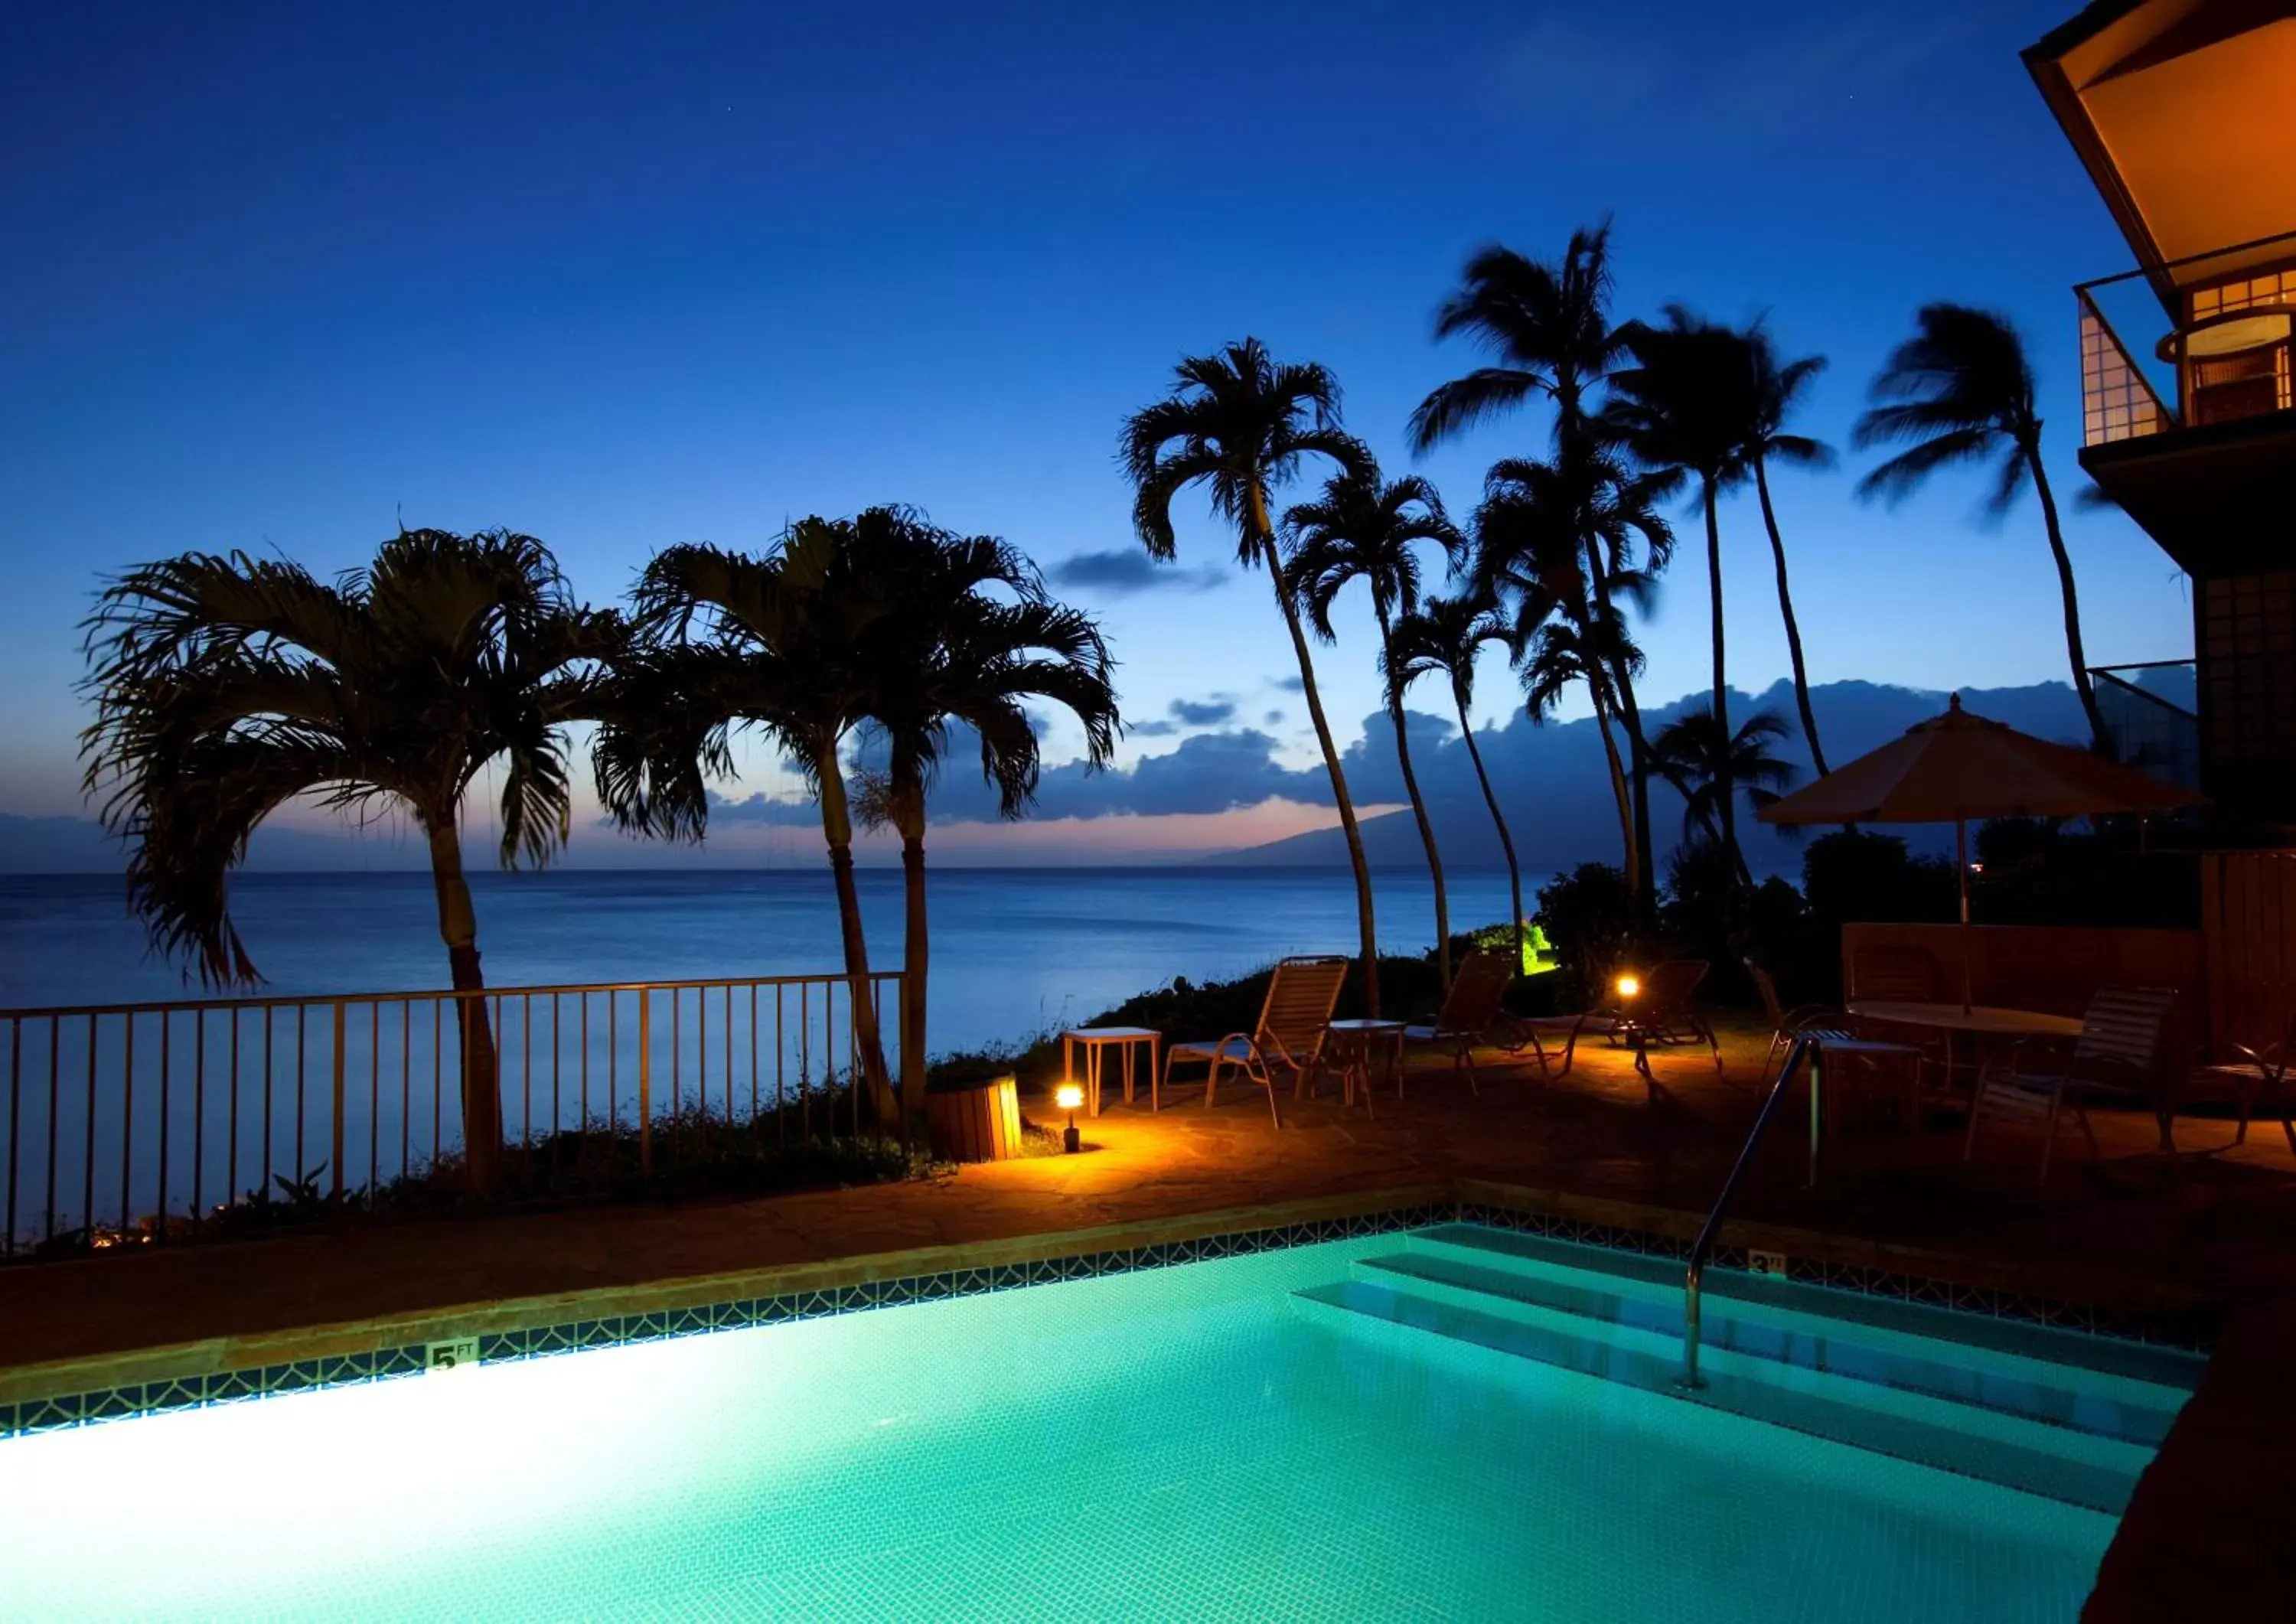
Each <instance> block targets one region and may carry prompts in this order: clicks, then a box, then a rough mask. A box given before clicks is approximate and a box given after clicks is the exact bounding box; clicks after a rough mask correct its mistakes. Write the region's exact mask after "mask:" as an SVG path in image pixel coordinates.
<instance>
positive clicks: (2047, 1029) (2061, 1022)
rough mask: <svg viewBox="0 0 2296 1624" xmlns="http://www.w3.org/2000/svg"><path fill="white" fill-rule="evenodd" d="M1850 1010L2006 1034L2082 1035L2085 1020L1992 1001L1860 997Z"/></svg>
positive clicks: (1899, 1022)
mask: <svg viewBox="0 0 2296 1624" xmlns="http://www.w3.org/2000/svg"><path fill="white" fill-rule="evenodd" d="M1849 1013H1851V1014H1853V1015H1856V1016H1858V1017H1859V1018H1861V1019H1863V1020H1866V1021H1887V1022H1889V1023H1890V1025H1891V1026H1926V1027H1935V1028H1938V1029H1940V1030H1943V1031H1949V1032H1991V1033H1995V1034H1997V1035H1998V1036H2001V1037H2005V1038H2078V1037H2079V1036H2080V1029H2081V1023H2080V1022H2079V1021H2078V1020H2076V1019H2075V1018H2074V1017H2072V1016H2071V1015H2051V1014H2046V1013H2043V1012H2041V1011H2040V1010H2037V1009H2002V1008H2000V1007H1998V1006H1997V1005H1989V1004H1979V1005H1972V1007H1970V1008H1968V1009H1964V1008H1963V1007H1962V1006H1961V1005H1958V1004H1911V1003H1902V1004H1901V1003H1897V1002H1892V1001H1886V1000H1882V999H1874V998H1859V999H1857V1000H1854V1001H1853V1002H1852V1003H1851V1004H1850V1005H1849Z"/></svg>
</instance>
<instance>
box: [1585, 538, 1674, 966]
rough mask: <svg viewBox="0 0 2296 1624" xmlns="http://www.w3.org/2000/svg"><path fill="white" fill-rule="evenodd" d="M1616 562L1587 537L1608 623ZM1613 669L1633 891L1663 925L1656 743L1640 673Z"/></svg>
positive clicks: (1599, 605)
mask: <svg viewBox="0 0 2296 1624" xmlns="http://www.w3.org/2000/svg"><path fill="white" fill-rule="evenodd" d="M1609 563H1610V561H1609V560H1607V559H1605V558H1604V557H1603V550H1602V544H1601V542H1600V541H1598V540H1597V539H1596V538H1595V537H1591V536H1590V537H1587V582H1588V585H1589V586H1591V588H1592V589H1593V592H1594V595H1595V610H1596V611H1597V612H1598V613H1600V614H1601V616H1602V617H1603V624H1604V625H1605V626H1608V625H1611V624H1612V621H1611V616H1612V615H1614V614H1616V613H1617V611H1616V610H1614V609H1613V608H1612V607H1611V583H1610V575H1609ZM1605 663H1606V664H1607V665H1608V666H1609V668H1610V677H1611V694H1612V696H1613V697H1614V698H1615V699H1616V700H1617V701H1618V710H1619V722H1620V726H1621V727H1623V728H1624V729H1625V731H1626V735H1627V753H1628V761H1629V763H1630V765H1631V767H1632V769H1633V771H1632V774H1631V777H1630V780H1629V782H1630V786H1631V788H1632V791H1633V808H1632V810H1631V811H1630V812H1629V813H1628V815H1627V817H1628V829H1627V845H1628V852H1629V856H1628V860H1627V892H1628V895H1629V896H1631V897H1633V898H1636V900H1637V901H1638V902H1639V903H1640V904H1641V906H1642V911H1643V915H1644V919H1643V923H1644V925H1646V926H1648V925H1653V924H1655V923H1657V894H1656V889H1655V887H1652V888H1648V889H1645V887H1644V884H1643V879H1644V876H1645V875H1648V874H1651V873H1652V868H1653V865H1654V863H1655V862H1656V857H1655V854H1654V853H1653V851H1652V841H1651V821H1650V778H1651V761H1650V741H1649V740H1648V739H1646V738H1644V735H1643V712H1642V706H1641V705H1640V704H1639V703H1638V702H1636V699H1635V678H1634V673H1633V672H1631V671H1629V670H1628V669H1627V668H1626V662H1625V661H1624V660H1611V661H1606V662H1605Z"/></svg>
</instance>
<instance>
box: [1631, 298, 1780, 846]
mask: <svg viewBox="0 0 2296 1624" xmlns="http://www.w3.org/2000/svg"><path fill="white" fill-rule="evenodd" d="M1665 317H1666V319H1665V324H1664V325H1662V326H1652V325H1651V324H1647V323H1644V322H1630V323H1628V324H1627V325H1626V327H1625V328H1623V329H1622V330H1621V331H1622V332H1623V334H1624V337H1625V342H1626V347H1627V353H1628V357H1629V360H1630V363H1631V364H1630V365H1626V366H1622V367H1619V368H1617V369H1615V370H1614V371H1613V372H1612V373H1611V380H1610V382H1611V394H1610V398H1609V399H1608V400H1606V401H1605V402H1604V403H1603V424H1604V426H1605V428H1606V429H1607V430H1608V431H1609V432H1610V433H1611V434H1612V435H1613V436H1615V437H1616V438H1617V439H1618V440H1619V442H1620V444H1621V445H1623V446H1625V447H1626V448H1627V450H1628V452H1629V453H1631V454H1632V455H1633V456H1634V458H1635V460H1636V462H1637V463H1640V464H1641V465H1642V466H1643V467H1644V469H1645V470H1648V471H1649V472H1652V473H1653V474H1656V475H1658V476H1660V477H1661V478H1666V477H1672V478H1677V479H1683V478H1690V479H1695V480H1696V481H1697V484H1698V502H1699V507H1700V510H1701V512H1702V513H1703V515H1704V517H1705V521H1706V586H1707V603H1708V611H1709V621H1710V627H1711V631H1712V640H1713V652H1714V697H1713V710H1714V726H1715V727H1716V728H1717V729H1718V731H1719V732H1720V733H1721V734H1722V735H1723V736H1724V737H1728V736H1729V734H1730V690H1729V679H1728V677H1727V675H1726V660H1725V653H1726V636H1725V630H1724V624H1723V614H1722V525H1721V519H1720V513H1719V506H1720V499H1721V496H1722V493H1723V492H1725V491H1726V490H1727V489H1729V488H1731V487H1732V486H1733V485H1735V484H1736V483H1738V482H1739V481H1740V480H1743V478H1744V477H1745V475H1746V447H1747V425H1748V424H1749V423H1750V422H1752V421H1753V420H1754V417H1755V412H1754V410H1753V406H1752V400H1753V373H1752V367H1751V357H1750V356H1749V354H1748V350H1747V345H1746V342H1745V340H1744V338H1743V335H1741V334H1739V333H1736V332H1732V331H1731V330H1730V329H1729V328H1727V327H1723V326H1718V325H1717V324H1714V323H1712V322H1709V321H1705V320H1703V319H1702V318H1700V317H1698V316H1693V315H1692V314H1691V313H1690V312H1689V311H1688V310H1686V309H1685V308H1683V307H1682V306H1680V305H1669V306H1668V307H1667V308H1666V312H1665ZM1653 748H1655V744H1653ZM1717 766H1718V769H1719V770H1720V771H1721V772H1722V774H1723V775H1725V782H1724V783H1723V784H1722V786H1721V788H1720V791H1719V792H1718V796H1717V804H1718V808H1719V812H1720V818H1721V823H1720V832H1721V833H1720V838H1721V841H1722V843H1723V844H1724V845H1725V846H1726V847H1729V848H1732V849H1735V847H1736V845H1737V841H1738V828H1737V812H1736V805H1737V798H1736V797H1735V796H1734V794H1732V793H1731V791H1730V788H1729V784H1728V783H1727V781H1726V780H1727V775H1728V773H1729V770H1730V761H1729V759H1728V758H1727V757H1726V756H1725V757H1724V758H1723V759H1721V760H1720V761H1718V763H1717Z"/></svg>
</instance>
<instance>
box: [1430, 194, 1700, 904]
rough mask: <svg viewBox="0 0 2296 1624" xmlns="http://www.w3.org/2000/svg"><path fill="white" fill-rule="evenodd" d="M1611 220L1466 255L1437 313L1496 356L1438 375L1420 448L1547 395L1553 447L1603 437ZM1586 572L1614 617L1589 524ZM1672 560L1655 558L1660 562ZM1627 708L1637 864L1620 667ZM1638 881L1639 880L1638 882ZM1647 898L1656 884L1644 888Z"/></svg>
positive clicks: (1629, 697) (1640, 762)
mask: <svg viewBox="0 0 2296 1624" xmlns="http://www.w3.org/2000/svg"><path fill="white" fill-rule="evenodd" d="M1610 240H1611V227H1610V223H1609V222H1608V221H1605V222H1604V223H1603V225H1601V226H1596V227H1595V228H1594V229H1593V230H1591V231H1588V230H1583V229H1582V230H1579V231H1576V232H1573V233H1572V234H1571V235H1570V243H1569V245H1568V246H1567V247H1566V248H1565V249H1564V250H1563V253H1562V258H1560V259H1558V260H1554V261H1551V262H1548V261H1540V260H1535V259H1531V258H1526V257H1525V256H1523V255H1521V254H1519V253H1516V252H1514V251H1513V250H1510V249H1505V248H1498V247H1492V248H1486V249H1483V250H1479V251H1478V252H1477V253H1476V254H1475V255H1474V257H1473V258H1471V259H1469V260H1468V261H1467V265H1466V267H1465V269H1464V272H1463V273H1462V274H1461V277H1460V285H1459V288H1458V290H1457V291H1456V292H1454V293H1453V294H1452V295H1451V296H1450V297H1449V298H1448V299H1445V300H1444V302H1443V303H1442V305H1441V306H1440V307H1439V308H1438V309H1437V311H1436V313H1435V336H1436V338H1437V339H1438V340H1443V339H1448V338H1466V339H1470V340H1474V341H1475V342H1477V343H1479V344H1480V345H1481V346H1482V347H1483V348H1484V349H1488V350H1489V351H1491V352H1492V353H1493V354H1494V356H1495V357H1496V360H1497V365H1491V366H1484V367H1479V368H1477V369H1476V370H1475V371H1473V372H1472V373H1467V374H1466V375H1465V376H1464V377H1461V378H1455V379H1453V380H1452V381H1449V382H1447V383H1445V384H1442V385H1439V387H1438V388H1437V389H1435V390H1433V391H1432V392H1431V394H1429V395H1428V397H1427V398H1426V399H1424V400H1423V401H1422V402H1420V404H1419V406H1418V408H1417V409H1416V410H1415V411H1414V412H1413V413H1412V414H1411V425H1410V436H1411V443H1412V448H1413V449H1414V450H1415V451H1416V452H1420V453H1424V452H1426V451H1428V450H1431V449H1432V448H1433V447H1435V446H1436V445H1438V444H1439V443H1441V442H1442V441H1445V440H1447V439H1455V438H1456V437H1457V436H1459V435H1461V434H1463V433H1464V432H1466V431H1468V430H1469V429H1471V428H1472V427H1473V426H1474V425H1476V424H1477V423H1480V422H1482V421H1483V420H1484V419H1485V418H1487V417H1489V416H1492V415H1495V414H1499V413H1502V412H1505V411H1509V410H1512V409H1513V408H1514V407H1516V406H1521V405H1522V404H1524V403H1525V402H1527V401H1529V400H1532V399H1535V398H1538V397H1541V396H1544V397H1546V398H1548V399H1551V400H1553V401H1554V436H1553V443H1554V456H1555V460H1556V462H1557V463H1559V464H1562V465H1565V466H1569V465H1573V464H1575V463H1578V462H1579V459H1580V458H1581V457H1582V456H1583V455H1586V454H1587V453H1588V452H1589V451H1591V450H1592V449H1593V447H1594V436H1593V433H1592V426H1591V422H1592V418H1593V415H1594V399H1593V397H1594V394H1595V390H1598V389H1600V388H1601V387H1602V384H1603V379H1604V377H1605V376H1606V375H1607V374H1608V373H1609V372H1610V370H1611V366H1612V365H1614V364H1615V363H1616V362H1617V361H1618V360H1619V359H1620V357H1621V356H1622V355H1623V354H1624V344H1623V340H1622V337H1621V333H1620V330H1619V329H1617V328H1614V327H1612V326H1611V318H1610V301H1611V268H1610ZM1581 545H1583V546H1584V548H1585V549H1586V551H1587V555H1588V570H1589V575H1588V579H1589V582H1590V585H1591V586H1592V589H1593V592H1594V595H1595V607H1596V608H1597V609H1598V610H1599V611H1601V612H1602V613H1603V616H1605V617H1607V616H1608V615H1609V614H1610V612H1611V605H1610V603H1609V597H1608V595H1609V590H1610V586H1609V573H1610V571H1609V566H1608V565H1607V564H1606V563H1605V562H1603V561H1602V560H1601V559H1600V558H1599V557H1598V556H1597V554H1599V552H1600V550H1601V547H1602V545H1603V544H1602V542H1601V540H1600V538H1599V537H1596V536H1595V535H1593V534H1591V533H1590V534H1588V535H1587V536H1585V537H1582V543H1581ZM1663 563H1664V560H1663V559H1661V560H1659V561H1658V562H1657V565H1656V566H1655V567H1663ZM1611 681H1612V688H1613V691H1614V692H1615V693H1616V694H1617V697H1618V703H1619V720H1620V723H1621V724H1622V725H1623V726H1624V727H1625V730H1626V734H1627V738H1628V744H1629V746H1630V748H1631V750H1632V752H1633V757H1634V764H1635V765H1634V774H1633V788H1634V816H1635V820H1636V853H1637V858H1636V863H1635V864H1634V865H1630V866H1632V867H1633V868H1635V869H1636V871H1637V872H1638V873H1639V874H1642V875H1645V876H1647V875H1648V874H1650V873H1651V849H1650V844H1651V837H1650V830H1649V823H1650V816H1649V814H1650V768H1649V762H1648V759H1647V757H1648V754H1649V743H1648V741H1647V740H1646V739H1645V738H1644V736H1643V725H1642V709H1641V707H1640V705H1639V704H1638V703H1637V702H1636V697H1635V687H1634V684H1633V682H1632V681H1631V680H1630V679H1629V678H1628V677H1626V676H1625V674H1623V673H1618V672H1614V673H1612V678H1611ZM1636 889H1637V891H1638V892H1639V891H1640V890H1641V889H1642V888H1641V887H1640V886H1639V885H1637V887H1636ZM1644 900H1645V902H1647V901H1648V898H1647V896H1645V898H1644Z"/></svg>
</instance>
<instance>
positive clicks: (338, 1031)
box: [298, 998, 344, 1212]
mask: <svg viewBox="0 0 2296 1624" xmlns="http://www.w3.org/2000/svg"><path fill="white" fill-rule="evenodd" d="M343 1048H344V1044H343V1001H342V1000H341V999H340V998H338V999H336V1000H335V1062H334V1071H335V1076H334V1093H335V1132H334V1143H333V1145H332V1155H331V1156H330V1158H329V1160H330V1161H331V1162H332V1165H333V1167H334V1170H335V1183H334V1192H333V1193H332V1195H330V1196H329V1197H328V1199H329V1200H330V1201H332V1202H334V1205H335V1210H337V1211H338V1212H340V1211H341V1210H342V1205H343ZM298 1177H300V1175H298Z"/></svg>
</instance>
